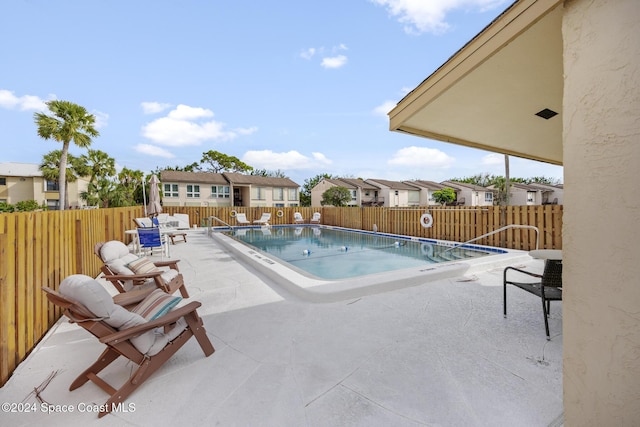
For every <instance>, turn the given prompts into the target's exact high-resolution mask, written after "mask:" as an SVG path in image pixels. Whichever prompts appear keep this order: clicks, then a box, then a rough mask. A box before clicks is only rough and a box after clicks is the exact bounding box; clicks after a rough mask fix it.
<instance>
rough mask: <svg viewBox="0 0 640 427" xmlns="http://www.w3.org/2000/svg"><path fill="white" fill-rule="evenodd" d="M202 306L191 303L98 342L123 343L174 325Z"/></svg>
mask: <svg viewBox="0 0 640 427" xmlns="http://www.w3.org/2000/svg"><path fill="white" fill-rule="evenodd" d="M201 305H202V304H201V303H200V302H198V301H192V302H190V303H189V304H187V305H185V306H184V307H179V308H176V309H175V310H171V311H170V312H169V313H167V314H165V315H164V316H162V317H158V318H157V319H155V320H152V321H150V322H147V323H145V324H142V325H138V326H134V327H132V328H127V329H124V330H122V331H118V332H115V333H113V334H109V335H106V336H104V337H102V338H100V342H101V343H104V344H107V343H117V342H118V341H125V340H128V339H130V338H133V337H136V336H138V335H141V334H142V333H144V332H147V331H150V330H152V329H155V328H161V327H164V326H167V325H170V324H172V323H175V322H176V321H177V320H178V319H180V318H181V317H184V316H186V315H188V314H190V313H194V312H195V311H196V310H197V309H198V307H200V306H201Z"/></svg>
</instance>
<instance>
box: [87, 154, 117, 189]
mask: <svg viewBox="0 0 640 427" xmlns="http://www.w3.org/2000/svg"><path fill="white" fill-rule="evenodd" d="M82 158H83V159H84V162H85V163H86V165H87V166H88V167H89V170H90V175H89V182H90V183H94V182H96V181H97V180H100V179H102V178H109V177H112V176H115V174H116V161H115V159H114V158H113V157H109V155H108V154H107V153H105V152H104V151H100V150H89V151H88V152H87V154H84V155H82Z"/></svg>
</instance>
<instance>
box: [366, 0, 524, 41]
mask: <svg viewBox="0 0 640 427" xmlns="http://www.w3.org/2000/svg"><path fill="white" fill-rule="evenodd" d="M370 1H371V2H372V3H375V4H377V5H380V6H384V7H386V9H387V11H388V12H389V15H391V16H393V17H395V18H397V19H398V22H400V23H401V24H404V30H405V32H407V33H409V34H420V33H427V32H429V33H434V34H439V33H443V32H445V31H447V30H448V29H449V24H448V23H447V22H446V20H445V17H446V15H447V13H448V12H450V11H451V10H454V9H462V8H465V9H477V10H479V11H481V12H482V11H486V10H489V9H493V8H495V7H497V6H500V5H502V4H504V3H507V1H511V0H428V1H425V0H370Z"/></svg>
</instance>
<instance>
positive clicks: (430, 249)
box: [209, 225, 530, 302]
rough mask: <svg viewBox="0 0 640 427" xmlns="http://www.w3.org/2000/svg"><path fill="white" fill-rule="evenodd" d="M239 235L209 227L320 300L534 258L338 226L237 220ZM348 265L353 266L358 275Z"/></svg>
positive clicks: (231, 249) (242, 256)
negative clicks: (254, 224)
mask: <svg viewBox="0 0 640 427" xmlns="http://www.w3.org/2000/svg"><path fill="white" fill-rule="evenodd" d="M333 231H339V232H343V233H344V234H343V237H341V239H334V238H333V237H332V236H333V234H334V233H333ZM233 234H234V235H233V236H232V235H229V229H228V228H226V229H223V228H215V227H214V228H212V229H211V232H210V233H209V235H210V237H211V238H212V239H214V240H215V241H216V242H217V243H218V244H219V245H220V246H222V247H223V248H224V249H225V250H226V251H227V252H228V253H229V254H230V255H232V256H233V257H235V258H236V260H237V261H239V262H240V263H242V264H245V265H246V266H247V267H250V268H251V269H253V270H254V272H256V273H259V274H260V275H262V276H264V278H266V279H269V280H271V281H272V282H273V283H274V284H276V285H278V286H282V287H284V288H285V289H286V290H288V291H290V292H292V293H294V294H295V295H297V296H299V297H302V298H304V299H306V300H310V301H314V302H329V301H340V300H345V299H349V298H354V297H361V296H364V295H369V294H374V293H379V292H386V291H389V290H393V289H399V288H404V287H409V286H416V285H420V284H424V283H426V282H430V281H434V280H439V279H443V278H453V277H461V276H464V275H469V274H473V273H475V272H479V271H487V270H490V269H493V268H499V267H505V266H507V265H514V264H515V263H517V262H523V261H525V260H530V257H529V256H528V254H527V252H524V251H516V250H504V249H500V248H493V247H488V246H481V245H465V246H464V248H463V249H451V250H447V249H450V248H451V247H452V246H455V245H457V243H455V242H444V241H436V240H432V239H422V238H415V237H409V236H400V235H392V234H386V233H374V232H369V231H362V230H350V229H344V228H340V227H331V226H316V225H314V226H301V227H297V226H272V227H268V228H266V227H262V228H261V227H235V228H234V230H233ZM241 238H242V239H244V240H246V242H245V241H241V240H240V239H241ZM292 240H293V241H292ZM360 240H365V241H366V244H362V245H363V247H362V248H361V247H360V246H361V244H359V243H358V244H354V242H358V241H360ZM265 241H268V242H269V245H268V246H263V247H265V248H266V249H262V248H261V247H260V245H262V244H263V243H261V242H265ZM298 242H303V243H302V244H300V245H298V244H297V243H298ZM396 242H397V243H396ZM254 244H255V246H250V245H254ZM365 246H367V248H366V249H365ZM305 251H307V253H305ZM475 251H478V252H477V253H476V252H475ZM309 252H310V253H309ZM391 254H393V257H391ZM480 254H481V255H482V256H477V255H480ZM281 257H282V258H281ZM360 257H362V258H364V260H365V261H364V262H363V263H362V264H361V265H360V266H358V267H356V266H355V265H356V262H355V260H356V259H357V258H360ZM372 257H374V258H372ZM287 258H288V260H287ZM432 258H433V259H432ZM374 259H375V261H374ZM445 259H450V260H449V261H445ZM310 260H314V261H319V262H318V266H319V267H317V268H318V271H315V270H313V272H309V271H305V269H303V267H306V266H304V265H302V266H301V265H300V264H305V263H308V261H310ZM434 260H437V261H440V262H437V263H436V262H433V261H434ZM352 261H353V262H352ZM389 263H391V264H393V265H392V267H391V268H392V269H389V267H388V266H387V267H385V268H383V269H382V270H380V269H378V264H389ZM296 264H298V265H296ZM395 267H398V268H395ZM333 270H336V271H337V270H342V271H340V272H339V273H337V274H336V277H341V278H337V279H332V278H326V277H322V276H321V275H320V274H317V272H319V273H321V274H327V273H322V271H325V272H327V271H329V274H333ZM346 270H352V271H353V274H350V273H349V272H348V271H346ZM354 274H355V275H354Z"/></svg>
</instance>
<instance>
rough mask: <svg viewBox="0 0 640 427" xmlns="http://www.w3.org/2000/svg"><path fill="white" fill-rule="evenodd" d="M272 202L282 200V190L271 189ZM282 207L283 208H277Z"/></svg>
mask: <svg viewBox="0 0 640 427" xmlns="http://www.w3.org/2000/svg"><path fill="white" fill-rule="evenodd" d="M273 200H284V188H274V189H273ZM279 207H283V206H279Z"/></svg>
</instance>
